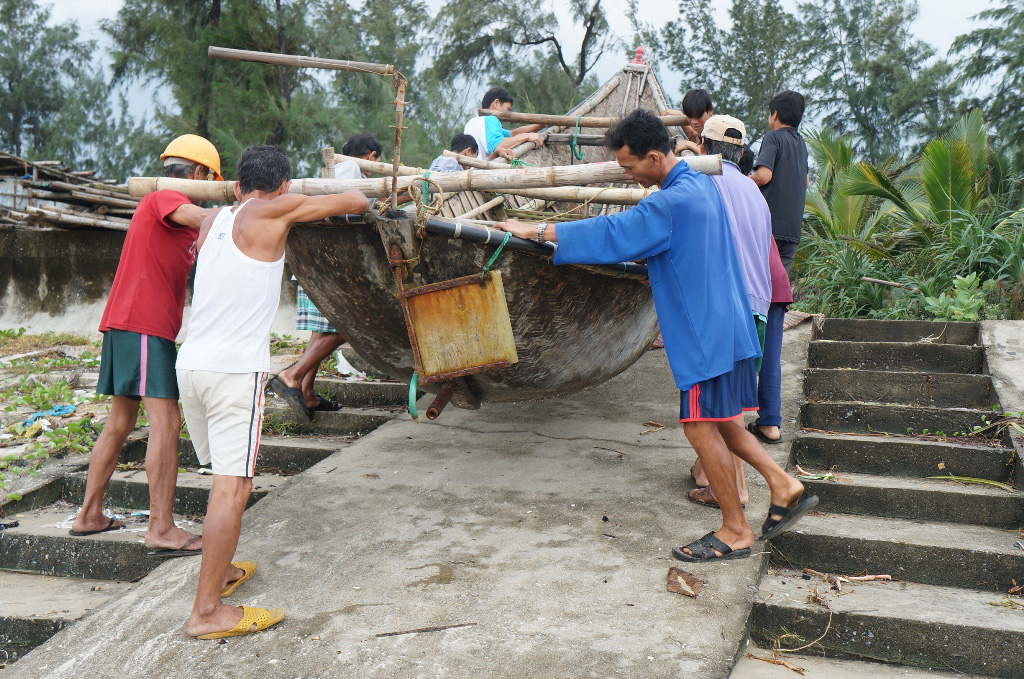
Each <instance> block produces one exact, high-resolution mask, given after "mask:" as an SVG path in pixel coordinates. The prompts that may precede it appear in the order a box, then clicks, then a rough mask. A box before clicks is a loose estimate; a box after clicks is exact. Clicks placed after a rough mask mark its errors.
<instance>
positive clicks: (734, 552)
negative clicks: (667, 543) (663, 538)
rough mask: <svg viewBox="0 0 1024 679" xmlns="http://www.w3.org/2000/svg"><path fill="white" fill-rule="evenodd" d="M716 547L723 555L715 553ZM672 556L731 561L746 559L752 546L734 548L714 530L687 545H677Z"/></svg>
mask: <svg viewBox="0 0 1024 679" xmlns="http://www.w3.org/2000/svg"><path fill="white" fill-rule="evenodd" d="M684 549H689V550H690V551H691V552H693V554H687V553H686V552H684V551H683V550H684ZM715 549H717V550H718V554H721V556H719V555H718V554H715V551H714V550H715ZM672 556H674V557H675V558H677V559H679V560H680V561H729V560H731V559H746V558H747V557H748V556H750V547H744V548H743V549H733V548H732V547H730V546H729V545H727V544H725V543H724V542H722V541H721V540H719V539H718V538H716V537H715V534H714V533H713V532H712V533H708V534H707V535H705V536H704V537H702V538H701V539H699V540H694V541H693V542H691V543H690V544H688V545H686V546H685V547H676V548H675V549H673V550H672Z"/></svg>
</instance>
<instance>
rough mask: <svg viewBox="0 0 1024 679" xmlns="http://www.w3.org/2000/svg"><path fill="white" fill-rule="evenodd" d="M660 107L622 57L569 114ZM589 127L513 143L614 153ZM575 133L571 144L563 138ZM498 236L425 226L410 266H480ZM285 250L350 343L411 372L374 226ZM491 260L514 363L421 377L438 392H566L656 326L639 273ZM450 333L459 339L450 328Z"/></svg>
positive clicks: (466, 403)
mask: <svg viewBox="0 0 1024 679" xmlns="http://www.w3.org/2000/svg"><path fill="white" fill-rule="evenodd" d="M665 106H666V99H665V97H664V94H663V92H662V89H661V87H660V85H659V83H658V81H657V78H656V77H655V75H654V73H653V72H652V71H651V70H650V69H649V67H648V66H647V65H646V64H643V63H630V64H629V65H627V66H626V67H625V68H624V69H623V70H622V71H621V72H620V73H618V74H616V75H615V76H614V77H613V78H612V79H611V80H609V81H608V82H607V83H605V84H604V85H603V86H602V87H601V88H600V89H599V90H597V91H596V92H595V93H594V94H592V95H591V96H590V97H588V98H587V99H586V100H585V101H584V102H583V103H582V104H580V105H579V106H577V107H576V108H574V109H573V110H572V111H570V112H569V115H570V116H581V115H587V116H605V117H612V118H617V117H621V116H623V115H625V114H628V113H629V112H631V111H632V110H634V109H636V108H638V107H640V108H644V109H648V110H650V111H652V112H659V113H660V111H661V109H662V108H664V107H665ZM586 132H587V133H589V134H588V135H584V134H582V131H581V133H580V134H576V133H577V130H576V129H575V127H574V128H572V129H569V130H563V129H561V128H559V127H550V128H547V129H545V130H543V131H542V133H544V134H547V135H548V138H549V139H550V140H551V141H552V142H554V143H549V144H547V145H545V146H544V147H542V148H539V149H534V148H533V145H532V144H523V145H521V146H520V147H518V148H517V149H515V150H514V153H517V155H520V156H521V160H522V162H523V163H525V164H529V165H531V166H534V167H541V166H552V165H570V164H571V163H573V162H584V163H586V162H601V161H608V160H613V156H612V154H611V152H610V151H609V150H607V149H605V148H604V147H602V146H598V145H593V142H594V132H595V130H593V129H589V130H586ZM596 132H603V130H596ZM678 132H681V130H678V128H676V129H672V128H670V134H673V133H678ZM574 134H576V142H577V143H576V144H573V143H571V142H572V137H573V135H574ZM565 141H569V142H570V143H565ZM585 144H586V145H585ZM574 149H575V150H576V156H575V157H573V155H572V154H573V152H574ZM633 186H634V188H635V185H633ZM494 198H495V194H489V193H481V192H468V191H467V192H459V193H455V194H450V195H449V196H448V197H447V199H446V200H445V201H444V205H443V208H442V210H441V215H440V216H442V217H449V218H455V217H459V216H460V215H465V214H466V213H470V212H472V211H474V210H476V209H479V208H480V207H481V206H484V205H485V204H487V203H488V202H489V201H494ZM494 202H497V201H494ZM539 207H540V206H539V205H538V201H536V200H535V199H530V198H526V197H520V196H511V195H510V196H507V197H506V200H505V202H504V205H503V206H500V207H499V206H494V207H491V208H489V209H487V210H486V211H484V212H483V213H481V214H479V215H476V216H477V218H479V219H485V220H486V219H491V220H500V219H504V218H506V217H507V216H511V215H520V214H522V215H528V216H537V215H538V214H539V212H540V211H541V210H538V208H539ZM621 209H625V208H624V207H623V206H619V205H600V206H598V205H595V204H593V203H591V204H584V205H583V206H582V208H581V206H580V204H579V203H559V202H556V203H552V204H548V205H546V206H544V207H543V211H546V214H547V215H550V218H551V219H553V220H557V219H566V218H567V215H564V214H562V213H563V212H564V211H571V212H572V213H573V214H574V215H582V216H592V215H597V214H604V213H608V212H611V211H614V210H621ZM497 244H498V239H494V240H493V241H492V242H491V243H490V244H483V243H477V242H471V241H469V240H466V239H465V238H452V237H446V236H439V235H433V234H428V235H427V236H426V237H425V238H424V239H423V241H422V244H421V245H420V249H419V252H418V262H417V263H416V269H415V270H416V273H417V274H418V276H419V278H420V279H421V280H422V281H423V282H427V283H431V282H437V281H445V280H449V279H455V278H459V277H463V276H470V275H473V274H479V273H480V272H481V269H482V267H483V265H484V264H485V262H486V261H487V260H488V259H489V258H490V257H491V256H492V255H493V253H494V251H495V247H496V246H497ZM287 251H288V259H287V262H288V265H289V267H290V268H291V270H292V272H293V273H294V274H295V276H296V277H297V278H298V280H299V282H300V283H301V284H302V287H303V288H304V289H305V290H306V292H307V294H308V295H309V297H310V299H312V301H313V302H314V303H315V304H316V306H317V308H319V309H320V311H321V312H322V313H323V314H324V315H325V316H326V317H327V318H328V319H329V320H330V321H331V323H333V324H334V326H335V327H336V328H338V330H339V332H340V333H341V334H342V335H343V336H344V337H345V339H346V340H348V342H349V343H350V344H351V345H352V347H353V348H354V349H355V350H356V351H357V352H358V353H359V354H360V355H361V356H362V357H363V358H365V359H366V361H367V362H369V363H370V364H371V365H372V366H373V367H374V368H376V369H377V370H380V371H381V372H383V373H386V374H388V375H390V376H391V377H393V378H395V379H399V380H404V381H408V380H410V379H411V378H412V376H413V372H414V371H415V369H416V368H415V366H416V361H415V356H414V353H413V349H412V346H411V343H410V339H409V333H408V328H407V324H406V319H405V317H404V315H403V310H402V307H401V305H400V304H399V302H398V299H397V297H396V294H397V292H398V289H397V286H396V280H395V276H394V274H393V272H392V268H391V264H390V263H389V258H388V252H387V251H386V250H385V247H384V245H383V243H382V239H381V236H380V234H379V233H378V232H377V230H375V229H374V227H372V226H370V225H366V226H351V227H349V228H329V229H328V228H319V227H318V226H316V225H302V226H297V227H296V228H294V229H293V231H292V234H291V236H290V238H289V241H288V250H287ZM539 252H540V254H541V255H544V254H545V253H548V250H546V249H544V248H539ZM493 269H494V270H498V271H500V272H501V277H502V280H503V282H504V291H505V296H506V300H507V305H508V311H509V316H510V317H511V322H512V329H513V333H514V336H515V348H516V352H517V354H518V362H517V363H514V364H512V365H509V366H508V367H504V368H497V369H491V370H487V371H484V372H478V373H476V374H471V375H467V376H462V377H458V378H456V379H454V380H448V381H446V382H443V383H442V382H429V383H425V382H423V381H421V382H420V389H422V390H425V391H428V392H432V393H437V392H439V391H441V389H442V386H443V384H453V383H454V387H455V388H454V392H455V393H454V397H453V400H452V402H453V403H455V404H456V405H458V406H460V407H470V408H472V407H478V406H479V404H480V403H481V402H486V401H495V402H509V401H524V400H535V399H545V398H552V397H556V396H562V395H565V394H571V393H573V392H577V391H580V390H583V389H588V388H591V387H594V386H597V385H599V384H601V383H602V382H605V381H607V380H609V379H611V378H612V377H614V376H615V375H617V374H619V373H620V372H622V371H623V370H625V369H626V368H628V367H629V366H630V365H632V364H633V363H634V362H635V361H636V360H637V359H638V358H639V357H640V356H641V355H642V354H643V353H644V352H645V351H646V350H647V349H648V347H649V346H650V345H651V343H652V341H653V340H654V339H655V338H656V337H657V335H658V323H657V318H656V316H655V312H654V304H653V301H652V298H651V294H650V289H649V288H648V287H647V285H646V284H645V281H643V280H638V279H639V278H642V276H635V275H634V276H630V277H624V276H618V277H616V275H615V274H614V273H610V272H608V271H598V270H595V269H592V268H583V267H577V266H564V267H555V266H553V265H552V264H551V262H550V261H549V259H548V258H547V257H545V256H538V254H535V253H531V252H526V251H522V250H509V249H506V250H504V251H503V252H502V253H501V255H500V256H499V258H498V259H497V261H496V263H495V265H494V267H493ZM641 270H642V269H641ZM451 341H452V342H456V343H457V342H459V341H460V339H459V338H458V337H452V338H451ZM442 406H443V404H442Z"/></svg>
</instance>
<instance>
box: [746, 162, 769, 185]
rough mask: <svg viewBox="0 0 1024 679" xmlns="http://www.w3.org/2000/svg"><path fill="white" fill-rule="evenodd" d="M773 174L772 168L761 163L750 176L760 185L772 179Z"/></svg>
mask: <svg viewBox="0 0 1024 679" xmlns="http://www.w3.org/2000/svg"><path fill="white" fill-rule="evenodd" d="M772 175H773V173H772V171H771V170H769V169H768V168H767V167H765V166H764V165H760V166H758V168H757V169H756V170H754V171H753V172H752V173H751V175H750V178H751V179H753V180H754V183H755V184H757V185H758V186H764V185H765V184H767V183H768V182H770V181H771V180H772Z"/></svg>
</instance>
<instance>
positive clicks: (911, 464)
mask: <svg viewBox="0 0 1024 679" xmlns="http://www.w3.org/2000/svg"><path fill="white" fill-rule="evenodd" d="M792 453H793V460H794V461H796V463H797V464H799V465H801V466H805V467H807V466H810V467H817V468H818V469H833V468H834V469H836V471H837V472H838V473H840V474H842V473H844V472H856V473H865V474H883V475H886V476H909V477H914V478H922V477H925V476H936V475H938V474H953V475H955V476H971V477H974V478H982V479H992V480H994V481H1006V480H1007V479H1009V478H1010V473H1011V472H1012V471H1013V463H1014V458H1015V453H1014V451H1013V449H1012V448H1002V447H994V446H978V445H965V444H960V443H946V442H942V441H926V440H921V439H915V438H912V437H909V436H903V437H899V436H854V435H847V436H843V435H839V434H817V433H813V432H805V433H803V434H801V435H800V436H798V437H797V438H796V439H795V440H794V441H793V448H792ZM940 464H942V465H944V466H943V467H942V468H940V467H939V465H940Z"/></svg>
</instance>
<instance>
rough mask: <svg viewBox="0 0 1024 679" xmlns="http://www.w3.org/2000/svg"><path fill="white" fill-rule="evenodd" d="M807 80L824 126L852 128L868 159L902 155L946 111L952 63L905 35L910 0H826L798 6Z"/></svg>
mask: <svg viewBox="0 0 1024 679" xmlns="http://www.w3.org/2000/svg"><path fill="white" fill-rule="evenodd" d="M800 14H801V20H802V23H803V44H802V50H803V52H804V53H805V54H806V55H807V57H808V62H807V63H808V64H809V66H810V71H811V75H810V76H808V78H807V80H806V82H805V84H804V86H805V87H806V88H807V89H808V90H809V93H810V95H811V103H812V105H813V106H814V108H816V109H817V110H818V111H819V112H823V113H824V114H825V116H824V124H825V125H826V126H827V127H830V128H832V129H834V130H837V131H838V132H840V133H841V134H852V135H853V138H854V140H855V142H856V145H857V146H858V148H859V149H860V150H861V152H862V153H863V154H864V155H865V156H866V157H867V159H868V160H869V161H871V162H878V161H880V160H882V159H884V158H887V157H889V156H892V155H897V154H899V153H900V151H901V150H902V148H903V147H904V145H906V144H907V142H909V141H912V140H913V139H914V138H915V136H919V135H923V134H928V135H931V134H933V133H934V131H935V130H936V129H940V128H941V126H942V125H943V124H944V123H945V122H946V121H947V120H948V119H949V118H950V117H951V113H952V107H953V106H954V105H955V96H956V91H957V90H956V87H955V83H954V81H953V77H952V67H951V66H950V65H949V64H948V63H946V62H945V61H944V60H942V59H937V58H935V56H934V50H932V48H931V47H929V46H928V44H927V43H925V42H924V41H921V40H915V39H913V38H911V36H910V25H911V23H912V22H913V21H914V19H915V18H916V16H917V5H916V3H914V2H911V1H908V0H827V1H826V2H822V3H811V2H805V3H801V5H800Z"/></svg>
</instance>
